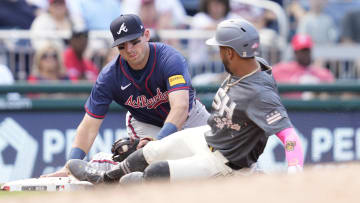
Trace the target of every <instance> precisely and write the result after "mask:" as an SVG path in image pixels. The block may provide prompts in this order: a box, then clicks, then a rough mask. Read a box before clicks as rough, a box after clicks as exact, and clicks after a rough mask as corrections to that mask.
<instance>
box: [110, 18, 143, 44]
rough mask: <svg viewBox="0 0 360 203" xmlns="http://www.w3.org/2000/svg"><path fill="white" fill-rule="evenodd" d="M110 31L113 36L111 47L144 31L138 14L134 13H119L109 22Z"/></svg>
mask: <svg viewBox="0 0 360 203" xmlns="http://www.w3.org/2000/svg"><path fill="white" fill-rule="evenodd" d="M110 31H111V34H112V36H113V38H114V43H113V44H112V47H116V46H118V45H119V44H122V43H124V42H128V41H131V40H134V39H136V38H138V37H140V36H141V35H142V34H143V33H144V31H145V28H144V25H143V23H142V22H141V19H140V17H139V16H137V15H135V14H125V15H121V16H119V17H118V18H116V19H115V20H113V21H112V22H111V24H110Z"/></svg>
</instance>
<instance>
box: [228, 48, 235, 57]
mask: <svg viewBox="0 0 360 203" xmlns="http://www.w3.org/2000/svg"><path fill="white" fill-rule="evenodd" d="M234 54H235V50H234V49H233V48H231V47H226V55H227V56H228V57H229V59H233V58H234V56H235V55H234Z"/></svg>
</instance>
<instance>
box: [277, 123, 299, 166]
mask: <svg viewBox="0 0 360 203" xmlns="http://www.w3.org/2000/svg"><path fill="white" fill-rule="evenodd" d="M276 136H277V137H278V138H279V139H280V140H281V141H282V143H283V144H284V147H285V157H286V160H287V162H288V166H296V165H299V166H301V167H303V165H304V157H303V151H302V147H301V142H300V139H299V136H298V135H297V134H296V131H295V129H294V128H286V129H284V130H282V131H280V132H278V133H276Z"/></svg>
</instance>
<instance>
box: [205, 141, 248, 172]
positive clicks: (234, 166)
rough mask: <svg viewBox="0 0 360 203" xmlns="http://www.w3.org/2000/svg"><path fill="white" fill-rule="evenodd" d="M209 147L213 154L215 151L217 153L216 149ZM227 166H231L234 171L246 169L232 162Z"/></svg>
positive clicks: (227, 163)
mask: <svg viewBox="0 0 360 203" xmlns="http://www.w3.org/2000/svg"><path fill="white" fill-rule="evenodd" d="M208 147H209V149H210V151H211V152H215V151H216V150H215V149H214V147H212V146H210V145H208ZM225 165H227V166H229V167H230V168H231V169H233V170H240V169H242V168H244V167H241V166H237V165H235V164H233V163H231V162H230V161H229V162H226V163H225Z"/></svg>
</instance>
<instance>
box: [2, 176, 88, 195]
mask: <svg viewBox="0 0 360 203" xmlns="http://www.w3.org/2000/svg"><path fill="white" fill-rule="evenodd" d="M93 186H94V185H93V184H92V183H90V182H87V181H79V180H77V179H75V178H74V177H48V178H30V179H24V180H17V181H12V182H8V183H5V184H4V185H2V186H1V190H4V191H10V192H12V191H49V192H55V191H75V190H86V189H91V188H93Z"/></svg>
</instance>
